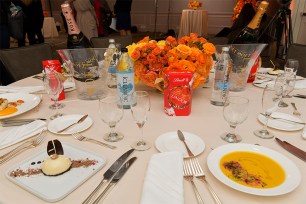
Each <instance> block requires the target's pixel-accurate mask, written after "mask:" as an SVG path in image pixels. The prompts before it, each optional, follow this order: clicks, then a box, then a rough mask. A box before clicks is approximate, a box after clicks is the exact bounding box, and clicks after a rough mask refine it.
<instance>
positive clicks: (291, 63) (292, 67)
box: [284, 59, 299, 75]
mask: <svg viewBox="0 0 306 204" xmlns="http://www.w3.org/2000/svg"><path fill="white" fill-rule="evenodd" d="M298 68H299V61H298V60H296V59H288V60H287V61H286V64H285V67H284V70H285V73H294V74H295V75H296V72H297V70H298Z"/></svg>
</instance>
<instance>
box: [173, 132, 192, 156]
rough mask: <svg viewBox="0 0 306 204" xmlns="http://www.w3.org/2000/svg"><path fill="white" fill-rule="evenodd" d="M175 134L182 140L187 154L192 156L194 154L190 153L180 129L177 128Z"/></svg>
mask: <svg viewBox="0 0 306 204" xmlns="http://www.w3.org/2000/svg"><path fill="white" fill-rule="evenodd" d="M177 135H178V137H179V139H180V140H181V141H182V142H183V144H184V145H185V148H186V150H187V153H188V156H190V157H194V154H193V153H192V151H191V150H190V149H189V147H188V145H187V144H186V141H185V136H184V134H183V132H182V131H180V130H177Z"/></svg>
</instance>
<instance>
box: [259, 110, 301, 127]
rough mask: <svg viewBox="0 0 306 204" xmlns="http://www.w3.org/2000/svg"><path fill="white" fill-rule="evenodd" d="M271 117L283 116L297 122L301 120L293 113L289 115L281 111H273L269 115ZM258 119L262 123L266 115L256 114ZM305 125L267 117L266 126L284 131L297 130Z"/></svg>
mask: <svg viewBox="0 0 306 204" xmlns="http://www.w3.org/2000/svg"><path fill="white" fill-rule="evenodd" d="M271 116H272V117H276V118H284V119H288V120H292V121H297V122H303V121H302V120H301V119H300V118H298V117H295V116H293V115H289V114H287V113H281V112H274V113H272V115H271ZM258 120H259V121H260V122H261V123H262V124H264V123H265V122H266V117H265V116H263V115H261V114H258ZM304 126H305V125H303V124H298V123H292V122H288V121H285V120H279V119H269V120H268V127H271V128H274V129H277V130H285V131H297V130H301V129H303V128H304Z"/></svg>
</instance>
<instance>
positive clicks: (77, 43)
mask: <svg viewBox="0 0 306 204" xmlns="http://www.w3.org/2000/svg"><path fill="white" fill-rule="evenodd" d="M61 9H62V12H63V15H64V16H65V19H66V22H67V26H68V38H67V48H68V49H76V48H89V47H93V46H92V43H91V42H90V41H89V40H88V38H87V37H86V36H85V35H84V34H83V33H82V32H81V31H80V29H79V27H78V25H77V23H76V21H75V19H74V16H73V11H72V8H71V6H70V4H69V3H68V2H64V3H63V4H62V5H61Z"/></svg>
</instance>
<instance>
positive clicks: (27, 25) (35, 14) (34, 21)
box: [21, 0, 45, 45]
mask: <svg viewBox="0 0 306 204" xmlns="http://www.w3.org/2000/svg"><path fill="white" fill-rule="evenodd" d="M21 2H22V4H23V6H22V9H23V11H24V14H25V19H24V24H23V25H24V36H25V35H26V34H27V36H28V39H29V44H30V45H34V44H37V43H44V42H45V38H44V36H43V34H42V32H41V29H42V27H43V23H44V13H43V9H42V4H41V1H40V0H21ZM36 37H37V40H36Z"/></svg>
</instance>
